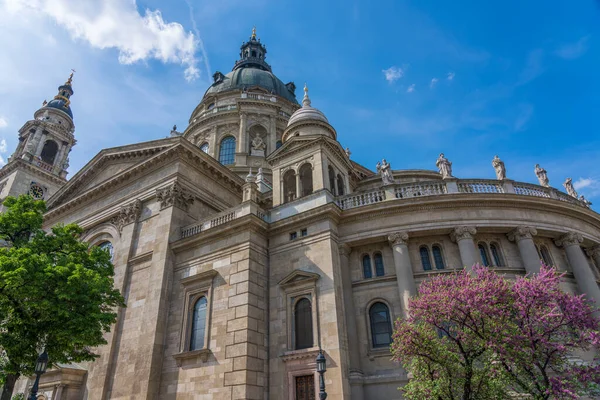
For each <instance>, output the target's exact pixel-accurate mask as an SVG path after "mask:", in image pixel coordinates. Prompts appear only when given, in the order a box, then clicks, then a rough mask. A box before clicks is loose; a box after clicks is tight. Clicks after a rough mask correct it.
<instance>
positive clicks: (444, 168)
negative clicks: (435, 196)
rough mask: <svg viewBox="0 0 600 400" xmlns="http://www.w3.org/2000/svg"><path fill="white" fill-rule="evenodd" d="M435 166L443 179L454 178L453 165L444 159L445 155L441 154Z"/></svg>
mask: <svg viewBox="0 0 600 400" xmlns="http://www.w3.org/2000/svg"><path fill="white" fill-rule="evenodd" d="M435 165H436V166H437V167H438V170H439V171H440V174H441V175H442V179H446V178H452V163H451V162H450V161H449V160H448V159H447V158H446V157H444V153H441V154H440V156H439V157H438V159H437V161H436V163H435Z"/></svg>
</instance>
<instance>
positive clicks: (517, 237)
mask: <svg viewBox="0 0 600 400" xmlns="http://www.w3.org/2000/svg"><path fill="white" fill-rule="evenodd" d="M535 235H537V229H535V228H533V227H531V226H518V227H516V228H515V229H513V230H512V231H510V232H509V233H507V234H506V236H507V237H508V240H510V241H511V242H520V241H521V240H523V239H533V237H534V236H535Z"/></svg>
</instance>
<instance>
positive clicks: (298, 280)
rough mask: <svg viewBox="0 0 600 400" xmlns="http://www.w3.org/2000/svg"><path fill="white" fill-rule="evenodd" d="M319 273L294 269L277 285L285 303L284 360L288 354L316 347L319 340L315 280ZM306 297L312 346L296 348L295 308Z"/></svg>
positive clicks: (304, 351)
mask: <svg viewBox="0 0 600 400" xmlns="http://www.w3.org/2000/svg"><path fill="white" fill-rule="evenodd" d="M319 278H320V275H319V274H316V273H314V272H308V271H302V270H294V271H293V272H292V273H291V274H289V275H288V276H287V277H285V278H284V279H283V280H281V281H280V282H279V287H280V288H281V290H282V291H283V294H284V298H285V304H286V321H287V326H286V331H287V346H286V350H287V351H286V352H285V354H284V355H283V357H284V361H286V358H289V356H291V355H293V354H296V353H306V352H310V351H312V350H315V349H318V340H319V319H318V315H319V307H318V304H319V303H318V300H319V299H318V295H317V281H318V280H319ZM302 299H308V300H309V301H310V305H311V313H312V329H313V346H312V347H309V348H306V349H300V350H297V349H296V338H295V336H296V335H295V333H296V327H295V321H296V318H295V309H296V304H297V303H298V302H299V301H300V300H302Z"/></svg>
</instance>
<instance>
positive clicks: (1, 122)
mask: <svg viewBox="0 0 600 400" xmlns="http://www.w3.org/2000/svg"><path fill="white" fill-rule="evenodd" d="M7 126H8V121H7V120H6V118H4V117H0V129H2V128H6V127H7Z"/></svg>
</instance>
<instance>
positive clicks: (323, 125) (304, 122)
mask: <svg viewBox="0 0 600 400" xmlns="http://www.w3.org/2000/svg"><path fill="white" fill-rule="evenodd" d="M303 126H318V127H320V128H324V129H326V130H328V131H329V132H330V133H331V134H333V139H334V140H337V132H336V130H335V129H334V128H333V126H331V125H330V124H329V123H328V122H323V121H318V120H300V121H297V122H294V123H292V124H291V125H289V126H288V127H287V128H285V131H283V135H282V137H281V138H282V140H284V141H285V140H286V139H287V138H288V136H289V135H290V132H291V131H293V130H294V129H298V128H300V127H303Z"/></svg>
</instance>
